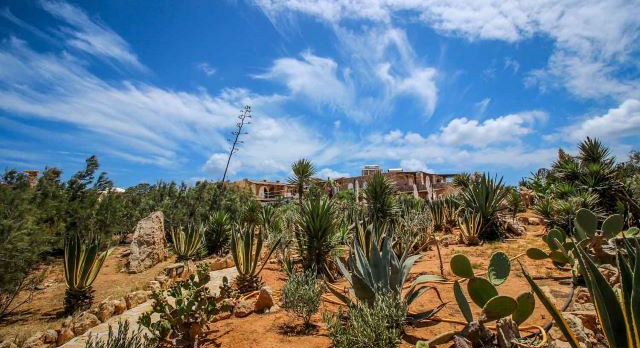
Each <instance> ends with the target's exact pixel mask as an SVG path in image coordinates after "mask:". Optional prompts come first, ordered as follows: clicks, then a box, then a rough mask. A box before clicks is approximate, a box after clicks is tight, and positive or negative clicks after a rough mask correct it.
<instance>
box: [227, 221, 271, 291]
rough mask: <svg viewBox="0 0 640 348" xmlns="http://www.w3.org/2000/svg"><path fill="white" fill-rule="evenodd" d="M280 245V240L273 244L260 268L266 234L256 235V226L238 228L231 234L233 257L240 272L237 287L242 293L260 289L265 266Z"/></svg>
mask: <svg viewBox="0 0 640 348" xmlns="http://www.w3.org/2000/svg"><path fill="white" fill-rule="evenodd" d="M278 245H280V239H278V240H277V241H276V242H275V243H274V244H273V246H272V247H271V249H270V250H269V253H268V254H267V257H266V258H265V259H264V262H263V263H262V266H260V268H258V263H259V262H260V255H261V254H262V247H263V246H264V233H263V232H262V231H259V232H258V233H257V234H256V233H255V226H253V225H246V226H242V227H238V226H236V228H235V229H234V231H233V232H232V233H231V256H232V257H233V262H234V263H235V264H236V269H237V270H238V276H237V277H236V286H237V288H238V291H239V292H240V293H246V292H249V291H253V290H257V289H258V288H260V286H261V285H262V280H261V278H260V272H262V269H263V268H264V265H266V264H267V261H268V260H269V258H270V257H271V254H273V252H274V251H275V250H276V248H277V247H278Z"/></svg>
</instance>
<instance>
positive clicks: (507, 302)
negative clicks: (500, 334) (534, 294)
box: [482, 296, 518, 322]
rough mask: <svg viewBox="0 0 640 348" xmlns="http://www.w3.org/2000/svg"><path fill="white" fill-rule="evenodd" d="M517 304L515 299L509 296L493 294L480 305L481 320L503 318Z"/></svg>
mask: <svg viewBox="0 0 640 348" xmlns="http://www.w3.org/2000/svg"><path fill="white" fill-rule="evenodd" d="M517 306H518V304H517V302H516V300H514V299H513V298H512V297H509V296H495V297H494V298H492V299H490V300H489V301H488V302H487V303H486V304H485V305H484V307H482V316H483V318H482V321H484V322H487V321H493V320H497V319H500V318H504V317H506V316H508V315H510V314H511V313H513V311H515V310H516V307H517Z"/></svg>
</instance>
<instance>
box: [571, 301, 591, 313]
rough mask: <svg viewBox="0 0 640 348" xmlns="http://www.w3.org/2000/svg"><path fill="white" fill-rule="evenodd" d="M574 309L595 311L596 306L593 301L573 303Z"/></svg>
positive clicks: (576, 310) (575, 310) (577, 310)
mask: <svg viewBox="0 0 640 348" xmlns="http://www.w3.org/2000/svg"><path fill="white" fill-rule="evenodd" d="M573 311H574V312H582V311H584V312H595V311H596V306H595V305H594V304H593V303H591V302H587V303H575V302H574V303H573Z"/></svg>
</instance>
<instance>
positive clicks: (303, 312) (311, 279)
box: [282, 270, 323, 328]
mask: <svg viewBox="0 0 640 348" xmlns="http://www.w3.org/2000/svg"><path fill="white" fill-rule="evenodd" d="M322 290H323V289H322V286H321V285H320V284H319V283H318V281H317V280H316V273H315V272H314V271H313V270H309V271H304V272H301V273H294V274H291V275H290V276H289V279H287V281H286V282H285V284H284V287H283V288H282V308H284V309H286V310H287V311H288V312H293V313H294V314H295V315H296V316H298V317H299V318H300V319H302V320H303V321H304V326H305V328H306V327H309V321H310V320H311V316H312V315H314V314H315V313H317V312H318V309H319V308H320V296H321V295H322Z"/></svg>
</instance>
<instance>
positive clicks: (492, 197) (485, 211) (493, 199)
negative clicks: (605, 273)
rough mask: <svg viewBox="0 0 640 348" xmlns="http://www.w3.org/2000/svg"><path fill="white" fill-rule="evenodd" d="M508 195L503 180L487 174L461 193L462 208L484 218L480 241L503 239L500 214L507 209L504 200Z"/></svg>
mask: <svg viewBox="0 0 640 348" xmlns="http://www.w3.org/2000/svg"><path fill="white" fill-rule="evenodd" d="M508 194H509V191H508V190H507V188H506V187H505V186H504V184H503V183H502V178H500V179H497V178H495V177H493V178H492V177H490V176H489V175H487V174H482V175H481V176H480V177H479V178H478V179H477V180H475V181H473V182H472V183H471V184H470V185H469V187H467V188H465V189H463V190H462V192H461V193H460V202H461V204H462V207H464V208H466V209H468V210H471V211H473V212H475V213H477V214H479V215H480V216H482V221H483V225H482V230H481V231H480V239H482V240H495V239H499V238H502V237H503V233H502V227H501V223H500V220H499V216H498V214H499V213H500V212H502V211H503V210H505V209H506V206H505V205H504V204H503V200H504V199H505V198H506V197H507V195H508Z"/></svg>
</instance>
